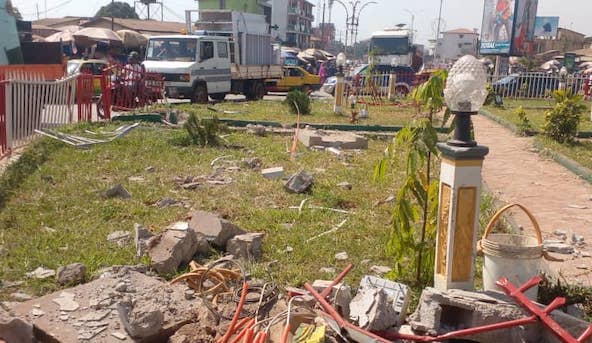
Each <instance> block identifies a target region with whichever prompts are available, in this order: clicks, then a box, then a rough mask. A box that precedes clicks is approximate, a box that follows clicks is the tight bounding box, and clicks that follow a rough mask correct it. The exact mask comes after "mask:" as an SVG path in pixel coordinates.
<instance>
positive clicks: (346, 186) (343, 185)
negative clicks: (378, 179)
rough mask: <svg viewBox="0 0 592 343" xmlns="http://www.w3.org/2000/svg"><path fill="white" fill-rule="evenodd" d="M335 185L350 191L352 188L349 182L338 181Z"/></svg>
mask: <svg viewBox="0 0 592 343" xmlns="http://www.w3.org/2000/svg"><path fill="white" fill-rule="evenodd" d="M337 187H340V188H343V189H347V190H348V191H350V190H351V189H352V188H353V186H352V184H351V183H349V182H340V183H338V184H337Z"/></svg>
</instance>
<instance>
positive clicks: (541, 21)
mask: <svg viewBox="0 0 592 343" xmlns="http://www.w3.org/2000/svg"><path fill="white" fill-rule="evenodd" d="M558 29H559V17H536V21H535V25H534V36H535V37H544V38H555V37H557V30H558Z"/></svg>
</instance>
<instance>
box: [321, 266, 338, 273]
mask: <svg viewBox="0 0 592 343" xmlns="http://www.w3.org/2000/svg"><path fill="white" fill-rule="evenodd" d="M319 271H320V272H321V273H327V274H335V268H333V267H323V268H321V269H319Z"/></svg>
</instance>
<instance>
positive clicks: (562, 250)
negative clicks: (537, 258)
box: [543, 243, 574, 255]
mask: <svg viewBox="0 0 592 343" xmlns="http://www.w3.org/2000/svg"><path fill="white" fill-rule="evenodd" d="M543 248H544V249H545V250H546V251H548V252H554V253H558V254H563V255H569V254H573V252H574V247H572V246H571V245H569V244H565V243H548V244H544V245H543Z"/></svg>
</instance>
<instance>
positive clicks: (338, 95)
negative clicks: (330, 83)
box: [333, 72, 345, 115]
mask: <svg viewBox="0 0 592 343" xmlns="http://www.w3.org/2000/svg"><path fill="white" fill-rule="evenodd" d="M336 77H337V83H336V84H335V105H334V106H333V112H335V114H340V115H341V114H343V103H344V101H343V99H344V95H343V93H344V89H345V82H344V77H343V74H342V73H341V72H340V73H337V76H336Z"/></svg>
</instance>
